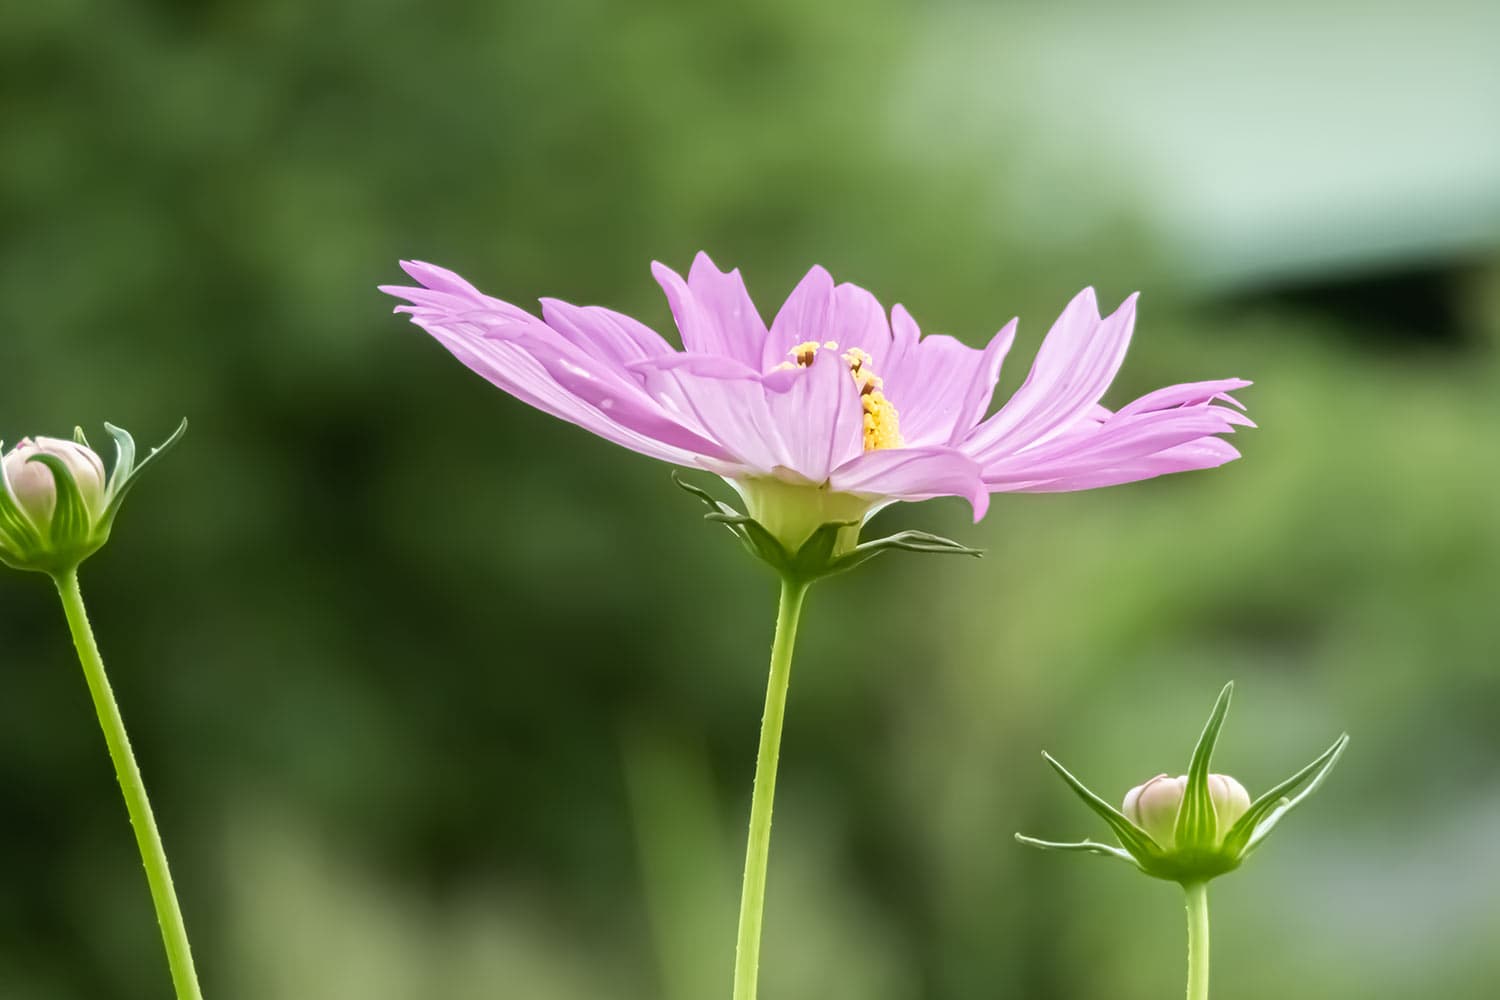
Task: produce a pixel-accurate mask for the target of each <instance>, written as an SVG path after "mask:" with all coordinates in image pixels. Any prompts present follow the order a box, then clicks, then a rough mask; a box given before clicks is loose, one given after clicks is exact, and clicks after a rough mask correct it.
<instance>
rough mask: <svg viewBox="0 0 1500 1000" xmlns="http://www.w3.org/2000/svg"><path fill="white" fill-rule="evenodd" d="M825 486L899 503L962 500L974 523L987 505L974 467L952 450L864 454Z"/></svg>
mask: <svg viewBox="0 0 1500 1000" xmlns="http://www.w3.org/2000/svg"><path fill="white" fill-rule="evenodd" d="M829 485H830V487H831V488H833V489H835V490H839V491H840V492H845V493H857V494H862V495H869V496H880V497H891V498H894V499H899V500H930V499H932V498H933V497H943V496H957V497H963V498H964V499H965V500H968V501H969V504H970V505H971V506H972V507H973V508H974V520H976V521H978V520H979V519H980V518H982V517H984V514H985V511H987V510H988V509H989V505H990V494H989V490H988V489H987V488H986V487H985V485H984V482H983V481H982V480H981V479H980V470H979V466H978V464H977V463H975V462H974V460H973V459H971V458H969V457H968V456H967V455H965V454H963V453H962V452H960V451H958V450H957V449H954V448H944V447H929V448H891V449H886V450H882V451H867V452H865V453H864V454H862V455H860V456H859V457H857V458H855V459H853V460H852V461H850V462H846V463H845V464H844V465H842V466H840V467H839V468H838V469H836V470H834V473H833V475H832V476H831V477H830V478H829Z"/></svg>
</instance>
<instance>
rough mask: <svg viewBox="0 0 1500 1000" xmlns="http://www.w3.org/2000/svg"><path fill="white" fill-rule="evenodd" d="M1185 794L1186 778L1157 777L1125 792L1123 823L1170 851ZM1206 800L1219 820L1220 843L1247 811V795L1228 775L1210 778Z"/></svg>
mask: <svg viewBox="0 0 1500 1000" xmlns="http://www.w3.org/2000/svg"><path fill="white" fill-rule="evenodd" d="M1186 793H1187V775H1185V774H1183V775H1178V776H1177V777H1175V778H1170V777H1168V776H1167V775H1165V774H1158V775H1157V776H1156V777H1154V778H1152V779H1151V780H1150V781H1148V782H1146V783H1145V784H1144V785H1137V786H1136V787H1134V788H1132V789H1131V790H1130V791H1128V792H1126V793H1125V803H1124V805H1123V806H1122V807H1121V809H1120V811H1121V812H1123V813H1124V814H1125V818H1126V819H1128V820H1130V821H1131V822H1132V823H1134V824H1135V825H1136V826H1138V827H1140V828H1141V829H1142V830H1145V831H1146V832H1147V833H1149V834H1150V835H1151V839H1152V840H1154V841H1156V842H1157V843H1158V844H1160V845H1161V846H1162V847H1164V848H1167V849H1169V850H1170V849H1171V848H1172V847H1173V846H1174V845H1175V843H1176V837H1175V835H1174V832H1175V830H1176V827H1177V810H1178V809H1179V808H1180V807H1181V805H1182V797H1183V795H1185V794H1186ZM1208 796H1209V798H1210V799H1211V800H1212V801H1213V804H1214V815H1215V816H1216V817H1217V818H1218V831H1219V839H1220V840H1223V839H1224V834H1225V833H1227V832H1228V831H1229V828H1230V827H1231V826H1233V825H1234V823H1235V820H1237V819H1239V818H1240V817H1241V816H1243V815H1245V812H1246V810H1248V809H1249V808H1250V793H1249V792H1247V791H1245V786H1244V785H1242V784H1240V783H1239V782H1238V781H1235V780H1234V779H1233V778H1231V777H1229V775H1227V774H1210V775H1209V776H1208Z"/></svg>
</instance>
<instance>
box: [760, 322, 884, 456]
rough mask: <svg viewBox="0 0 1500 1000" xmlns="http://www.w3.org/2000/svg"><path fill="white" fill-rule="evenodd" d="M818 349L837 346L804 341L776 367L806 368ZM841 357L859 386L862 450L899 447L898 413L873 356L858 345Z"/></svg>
mask: <svg viewBox="0 0 1500 1000" xmlns="http://www.w3.org/2000/svg"><path fill="white" fill-rule="evenodd" d="M819 349H824V350H829V351H836V350H838V349H839V345H838V344H836V343H834V342H833V341H831V340H830V341H826V342H825V343H822V344H819V343H818V342H817V341H816V340H809V341H805V342H804V343H801V344H798V345H797V346H795V347H793V348H792V349H791V350H789V351H787V352H786V353H787V355H788V356H789V357H791V358H792V359H793V360H791V361H783V362H781V364H779V365H777V366H776V369H777V370H788V371H789V370H792V369H795V368H809V367H811V366H812V363H813V359H815V358H816V357H817V356H818V351H819ZM840 357H841V358H842V360H843V362H844V364H846V365H848V366H849V375H850V377H852V378H853V379H854V384H855V385H857V386H858V387H859V402H860V406H861V408H862V409H863V410H864V438H865V451H879V450H881V449H882V448H899V447H901V445H902V441H901V414H899V413H898V412H896V407H895V406H893V405H892V404H891V401H890V400H889V399H886V398H885V393H884V392H883V391H881V390H883V389H884V388H885V380H884V379H882V378H881V377H880V376H879V375H876V374H875V372H874V371H873V370H872V369H871V367H870V365H871V361H872V360H873V359H872V358H871V357H870V355H869V354H868V353H866V352H865V351H862V350H860V349H859V348H858V347H851V348H849V350H847V351H845V352H844V353H843V354H842V355H840Z"/></svg>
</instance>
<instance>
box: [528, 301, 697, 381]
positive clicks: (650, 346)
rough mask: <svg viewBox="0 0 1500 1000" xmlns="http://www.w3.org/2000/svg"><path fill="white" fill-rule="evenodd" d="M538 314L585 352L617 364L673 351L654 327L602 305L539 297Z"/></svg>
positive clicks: (664, 354) (625, 364)
mask: <svg viewBox="0 0 1500 1000" xmlns="http://www.w3.org/2000/svg"><path fill="white" fill-rule="evenodd" d="M542 318H543V319H545V320H546V321H547V325H548V326H550V327H551V328H552V329H554V330H556V331H557V332H558V333H560V334H562V336H564V337H566V338H567V339H568V340H569V341H570V342H571V343H573V344H575V345H576V346H578V347H579V348H581V349H582V350H584V351H585V352H587V353H589V354H591V355H593V356H594V357H596V358H599V359H600V360H601V361H607V362H610V363H611V364H614V365H618V366H621V367H625V366H628V365H630V364H631V363H632V362H636V361H641V360H644V359H647V358H658V357H664V356H666V357H670V356H672V355H673V354H674V353H675V352H673V350H672V345H671V344H669V343H667V342H666V340H664V339H663V338H662V336H661V334H659V333H657V332H656V331H655V330H652V329H651V328H650V327H648V326H646V325H645V324H644V323H641V322H639V321H637V320H634V319H631V318H630V317H629V316H626V315H624V314H623V313H617V312H614V311H613V310H610V309H605V308H604V307H602V306H575V305H571V304H570V303H567V302H562V301H560V300H558V299H542Z"/></svg>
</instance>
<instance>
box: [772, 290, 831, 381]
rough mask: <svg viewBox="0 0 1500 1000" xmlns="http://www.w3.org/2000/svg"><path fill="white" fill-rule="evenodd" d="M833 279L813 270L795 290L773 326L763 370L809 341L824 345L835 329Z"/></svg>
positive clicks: (775, 364) (780, 361)
mask: <svg viewBox="0 0 1500 1000" xmlns="http://www.w3.org/2000/svg"><path fill="white" fill-rule="evenodd" d="M833 314H834V300H833V278H831V277H829V275H828V272H827V271H825V270H823V269H822V268H821V267H814V268H813V269H812V270H810V271H808V272H807V275H806V276H805V277H803V279H802V280H801V281H800V282H798V283H797V287H796V288H794V289H792V294H791V295H789V296H787V300H786V302H785V304H783V305H782V307H781V310H780V311H779V312H777V313H776V318H775V319H774V320H772V322H771V332H770V334H769V335H768V336H767V337H766V345H765V348H764V350H763V351H762V352H761V370H762V371H769V370H771V369H772V368H774V367H776V366H777V365H779V364H781V363H782V362H783V361H786V360H787V352H788V351H790V350H791V349H792V348H793V347H795V346H796V345H798V344H801V343H804V342H806V341H817V342H818V343H822V342H823V341H825V340H827V339H828V337H827V336H826V332H827V331H828V330H829V329H831V328H832V326H833Z"/></svg>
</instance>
